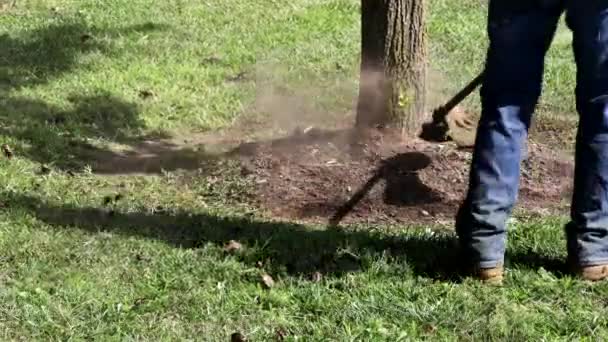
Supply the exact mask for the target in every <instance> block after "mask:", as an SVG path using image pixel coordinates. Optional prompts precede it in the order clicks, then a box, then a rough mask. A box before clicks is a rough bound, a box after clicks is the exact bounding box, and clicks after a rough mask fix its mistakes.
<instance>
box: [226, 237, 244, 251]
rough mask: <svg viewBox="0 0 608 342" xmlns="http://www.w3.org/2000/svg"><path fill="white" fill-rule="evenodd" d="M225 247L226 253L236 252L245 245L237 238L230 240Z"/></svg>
mask: <svg viewBox="0 0 608 342" xmlns="http://www.w3.org/2000/svg"><path fill="white" fill-rule="evenodd" d="M223 249H224V252H226V253H236V252H240V251H241V250H243V245H242V244H241V243H239V242H237V241H235V240H230V241H228V243H226V244H225V245H224V248H223Z"/></svg>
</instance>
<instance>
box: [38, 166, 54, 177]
mask: <svg viewBox="0 0 608 342" xmlns="http://www.w3.org/2000/svg"><path fill="white" fill-rule="evenodd" d="M49 173H51V168H50V167H48V166H47V165H44V164H42V165H40V174H42V175H48V174H49Z"/></svg>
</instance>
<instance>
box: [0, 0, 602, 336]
mask: <svg viewBox="0 0 608 342" xmlns="http://www.w3.org/2000/svg"><path fill="white" fill-rule="evenodd" d="M429 3H430V18H429V19H430V23H429V32H430V41H431V43H432V46H431V56H432V60H431V62H430V65H431V68H432V74H431V77H433V78H432V80H435V81H434V82H431V83H432V84H431V91H432V95H433V96H432V98H433V99H434V100H435V101H440V100H442V99H444V98H445V97H446V96H447V95H449V94H450V93H451V92H453V91H454V90H456V89H458V88H459V87H460V86H462V85H463V84H464V83H465V82H467V81H468V80H469V79H471V78H472V77H474V76H475V74H476V73H477V72H478V71H479V70H480V68H481V66H482V64H483V63H482V61H483V56H484V49H485V5H480V2H479V1H478V0H460V1H459V0H433V1H432V2H429ZM358 4H359V2H358V1H354V0H294V1H275V0H257V1H239V0H223V1H218V0H216V1H212V0H211V1H199V0H170V1H152V0H112V1H95V0H78V1H67V0H47V1H33V0H23V1H17V6H16V7H15V8H13V9H11V10H9V11H6V12H2V13H0V144H8V145H9V146H10V147H11V149H12V150H13V152H14V158H12V159H10V160H9V159H7V158H0V192H1V195H0V340H3V341H8V340H43V341H46V340H100V341H108V340H117V341H118V340H120V341H123V340H168V341H169V340H170V341H174V340H208V341H226V340H229V338H230V335H231V334H232V333H234V332H237V331H238V332H241V333H242V334H243V335H245V336H247V337H248V338H249V339H250V340H252V341H267V340H272V339H281V338H283V339H284V340H307V341H308V340H319V341H326V340H340V341H343V340H374V341H375V340H386V341H396V340H418V339H425V338H428V339H447V340H453V339H484V340H486V339H490V340H505V339H509V340H527V339H534V340H541V339H542V340H557V339H563V340H572V339H583V338H586V339H589V340H602V339H605V338H607V337H608V329H607V328H606V327H607V326H608V305H607V303H608V302H607V300H606V298H608V297H607V295H608V286H607V285H606V284H596V285H589V284H586V283H583V282H581V281H579V280H576V279H574V278H572V277H570V276H568V275H566V274H564V273H563V264H562V259H563V258H564V256H565V246H564V244H565V242H564V238H563V234H562V225H563V224H564V222H565V217H554V218H543V219H538V218H536V219H519V220H518V221H517V222H515V223H514V224H513V225H512V227H511V228H512V231H511V235H510V242H509V260H510V265H509V269H508V274H507V281H506V285H505V286H504V287H503V288H487V287H483V286H480V285H479V284H478V283H476V282H474V281H471V280H466V279H464V280H463V279H458V278H457V277H454V274H453V273H454V272H453V265H451V264H450V261H451V258H450V255H451V253H453V252H454V248H453V247H454V243H453V234H452V233H451V231H449V230H447V231H446V230H437V231H435V230H429V229H427V227H392V226H366V225H357V226H349V227H345V228H344V229H341V230H328V229H326V228H325V227H322V226H315V225H303V224H300V223H295V222H294V223H289V222H277V221H276V220H273V219H272V218H271V217H269V215H268V213H266V212H264V211H262V210H258V209H256V208H254V207H252V206H251V205H249V204H247V203H248V202H247V201H243V199H244V198H248V197H249V196H250V195H251V188H252V184H250V182H249V181H248V180H245V179H243V178H242V177H240V173H239V169H238V168H237V167H235V165H233V164H232V163H231V162H221V161H217V160H216V158H215V157H214V156H213V153H212V152H213V144H211V143H209V142H208V141H206V140H205V139H203V138H201V137H204V136H206V135H205V134H206V132H220V131H222V130H223V129H229V128H230V127H233V126H234V125H243V122H246V123H247V125H245V126H246V127H247V128H250V130H243V132H242V134H243V136H244V137H258V136H260V135H264V134H281V133H285V132H287V131H289V130H290V129H292V128H293V123H294V121H296V119H297V120H298V121H301V122H307V120H308V121H310V122H312V121H315V120H316V121H317V122H318V120H319V114H317V113H330V114H327V115H333V116H334V117H335V116H343V117H345V118H346V119H348V118H350V117H351V115H352V114H351V113H352V108H353V106H354V103H355V100H356V95H357V81H358V80H357V74H358V60H359V56H358V54H359V13H358V9H359V6H358ZM571 62H572V55H571V52H570V35H569V33H568V31H566V30H565V29H564V28H562V29H561V30H560V32H559V33H558V36H557V38H556V42H555V44H554V46H553V48H552V50H551V52H550V56H549V63H548V67H547V71H546V90H545V93H544V96H543V99H542V101H541V105H540V106H539V114H540V115H539V116H540V117H541V119H542V120H549V121H548V122H551V121H550V120H564V121H572V120H573V118H575V116H574V114H573V113H574V104H573V101H572V100H573V95H572V93H573V89H574V83H573V78H574V66H573V64H572V63H571ZM456 66H457V67H456ZM278 93H280V94H283V95H281V96H283V97H279V98H280V99H284V98H287V99H291V100H289V101H286V102H281V101H282V100H279V101H278V103H279V104H280V105H279V106H278V107H276V108H275V107H273V106H272V105H270V106H269V105H268V103H267V102H265V101H264V99H268V98H271V99H276V98H277V95H276V94H278ZM294 98H295V99H299V101H295V100H293V99H294ZM270 102H271V104H272V103H275V102H276V101H275V102H273V101H270ZM294 103H295V104H294ZM298 106H300V107H298ZM467 106H469V107H470V108H471V109H475V108H476V106H477V97H476V96H473V97H472V98H471V99H469V100H468V101H467ZM302 108H304V109H305V110H302ZM300 114H301V116H299V115H300ZM330 121H331V120H330ZM259 127H262V128H263V129H262V128H260V129H259V130H258V128H259ZM228 138H235V137H228ZM236 138H238V137H236ZM129 151H135V152H133V154H132V155H131V156H132V157H133V158H132V160H133V162H131V163H126V162H125V159H124V158H122V159H121V158H120V157H119V156H120V155H123V154H125V153H126V154H127V155H129V154H128V153H129ZM120 152H122V153H123V154H120ZM119 162H120V163H119ZM119 164H120V165H119ZM108 165H109V167H108ZM102 166H105V168H104V167H102ZM218 179H220V180H221V181H219V182H218ZM229 240H237V241H239V242H240V243H242V244H243V248H242V249H241V250H239V251H238V252H236V253H227V252H226V251H225V250H224V248H223V247H224V244H225V243H226V242H228V241H229ZM323 258H325V259H328V260H329V263H328V264H331V265H333V266H332V267H329V268H328V269H327V270H324V272H323V274H322V277H321V278H320V279H314V280H315V281H312V280H311V276H313V278H315V277H316V276H314V272H315V271H316V270H315V269H314V268H313V267H311V265H313V264H315V262H316V261H318V260H320V259H323ZM347 269H350V270H353V272H346V271H345V270H347ZM263 273H268V274H270V275H271V276H272V277H273V278H274V281H275V285H274V286H273V287H272V288H271V289H270V290H268V289H265V288H264V286H263V284H261V283H260V279H261V276H262V274H263Z"/></svg>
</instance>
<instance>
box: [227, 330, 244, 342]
mask: <svg viewBox="0 0 608 342" xmlns="http://www.w3.org/2000/svg"><path fill="white" fill-rule="evenodd" d="M230 342H247V339H246V338H245V336H244V335H243V334H241V333H240V332H235V333H234V334H232V336H230Z"/></svg>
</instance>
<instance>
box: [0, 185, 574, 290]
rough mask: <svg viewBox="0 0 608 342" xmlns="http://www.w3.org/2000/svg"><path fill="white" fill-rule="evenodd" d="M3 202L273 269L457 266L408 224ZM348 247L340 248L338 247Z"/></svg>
mask: <svg viewBox="0 0 608 342" xmlns="http://www.w3.org/2000/svg"><path fill="white" fill-rule="evenodd" d="M3 197H4V198H6V204H7V205H8V207H9V208H14V209H16V210H25V211H27V212H28V213H31V214H33V215H34V216H35V217H36V219H38V220H40V221H42V222H44V223H46V224H48V225H50V226H53V227H55V228H57V229H67V228H74V229H81V230H84V231H87V232H90V233H98V232H111V233H115V234H121V235H125V236H136V237H144V238H149V239H156V240H160V241H164V242H165V243H168V244H170V245H172V246H175V247H176V248H198V247H201V246H203V245H204V244H207V243H213V244H216V245H218V246H224V245H225V244H226V243H227V242H229V241H230V240H236V241H239V242H240V243H242V244H245V245H246V246H255V247H257V248H251V249H245V251H244V252H242V253H241V254H239V258H240V261H241V262H243V263H245V264H248V265H250V266H254V265H257V264H258V263H259V262H262V263H264V267H265V268H266V269H267V270H268V271H270V272H273V273H278V274H287V275H290V276H304V277H310V276H311V275H312V274H313V273H314V272H321V273H323V274H325V275H329V276H337V277H339V276H341V275H344V274H346V273H349V272H358V271H361V270H365V269H366V268H368V267H369V266H370V263H371V262H373V261H374V260H379V259H384V260H387V261H388V262H391V261H397V262H399V261H405V262H406V264H407V270H408V272H412V273H413V274H414V275H416V276H422V277H428V278H431V279H435V280H442V281H452V282H459V281H460V280H462V276H463V274H465V273H464V272H465V269H463V266H464V264H463V262H462V259H461V256H460V254H459V249H458V243H457V241H456V239H455V237H454V235H453V234H451V233H448V232H445V233H438V234H429V233H426V232H423V231H420V230H412V231H411V232H408V233H405V234H404V235H403V236H399V237H398V236H390V235H386V234H383V233H379V232H374V231H370V230H350V229H342V228H326V229H322V230H314V229H310V228H307V227H305V226H303V225H299V224H295V223H287V222H268V221H261V220H257V219H255V218H250V217H249V218H248V217H219V216H213V215H208V214H204V213H189V212H179V211H178V212H171V213H157V214H154V213H143V212H132V213H120V212H113V211H108V210H106V209H101V208H91V207H89V208H79V207H70V206H61V205H55V204H52V203H45V202H44V201H41V200H40V199H38V198H35V197H29V196H22V195H14V194H5V196H3ZM347 249H348V250H349V252H346V250H347ZM507 257H508V259H509V260H510V262H511V263H512V264H516V265H517V267H518V268H524V269H538V268H541V267H543V268H545V269H546V270H548V271H550V272H554V273H555V274H556V275H558V276H561V275H564V274H566V269H565V264H564V263H563V262H562V261H560V260H554V259H549V258H545V257H543V256H542V255H538V254H537V253H534V252H532V251H525V252H521V251H520V252H515V253H510V254H509V255H508V256H507Z"/></svg>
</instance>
